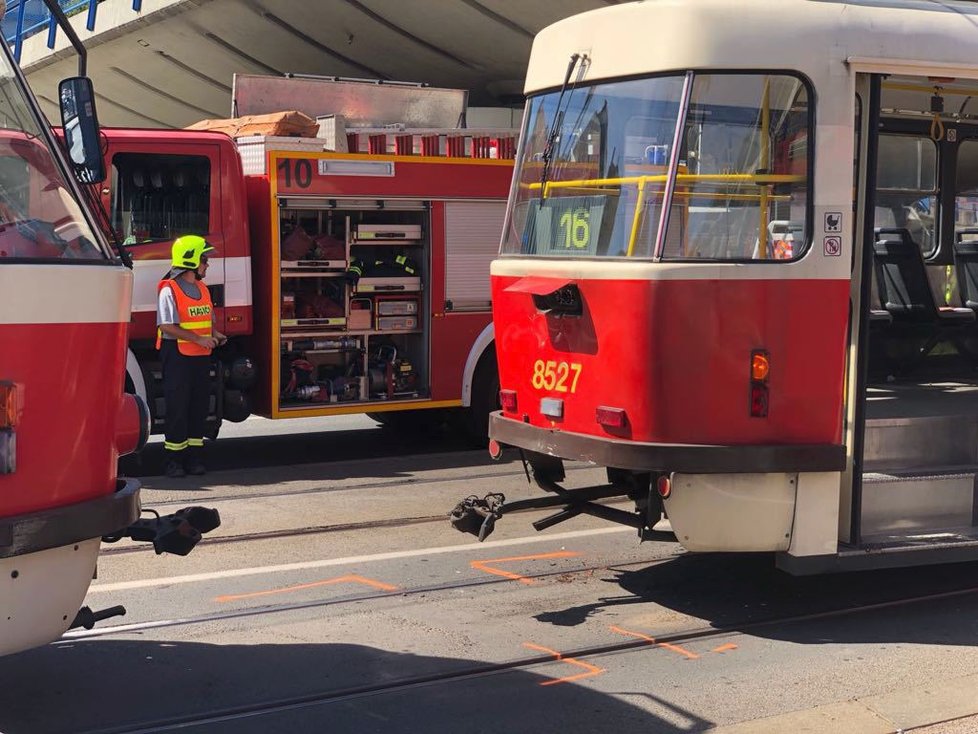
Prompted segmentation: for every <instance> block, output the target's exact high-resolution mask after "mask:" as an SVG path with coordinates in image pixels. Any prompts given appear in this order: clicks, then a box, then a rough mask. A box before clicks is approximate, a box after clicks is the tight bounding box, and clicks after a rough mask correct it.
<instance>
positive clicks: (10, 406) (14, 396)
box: [0, 382, 20, 429]
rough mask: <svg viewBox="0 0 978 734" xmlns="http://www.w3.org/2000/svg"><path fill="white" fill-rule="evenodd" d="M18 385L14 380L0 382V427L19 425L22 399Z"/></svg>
mask: <svg viewBox="0 0 978 734" xmlns="http://www.w3.org/2000/svg"><path fill="white" fill-rule="evenodd" d="M19 397H20V396H19V393H18V390H17V386H16V385H15V384H14V383H12V382H0V429H4V428H13V427H14V426H16V425H17V416H18V414H19V413H20V401H19Z"/></svg>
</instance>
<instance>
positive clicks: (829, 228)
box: [824, 212, 842, 254]
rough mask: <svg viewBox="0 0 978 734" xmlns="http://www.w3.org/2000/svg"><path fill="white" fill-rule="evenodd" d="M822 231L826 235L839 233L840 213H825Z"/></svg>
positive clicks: (840, 224)
mask: <svg viewBox="0 0 978 734" xmlns="http://www.w3.org/2000/svg"><path fill="white" fill-rule="evenodd" d="M824 230H825V233H826V234H832V233H833V232H841V231H842V212H825V227H824ZM836 254H838V253H836Z"/></svg>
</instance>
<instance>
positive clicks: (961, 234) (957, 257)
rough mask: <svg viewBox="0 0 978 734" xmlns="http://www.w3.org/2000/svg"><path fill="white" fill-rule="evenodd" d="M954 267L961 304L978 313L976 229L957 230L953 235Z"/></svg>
mask: <svg viewBox="0 0 978 734" xmlns="http://www.w3.org/2000/svg"><path fill="white" fill-rule="evenodd" d="M954 267H955V270H957V274H958V290H959V291H960V293H961V303H963V304H964V305H965V306H967V307H968V308H970V309H971V310H973V311H978V229H959V230H958V231H957V232H955V233H954Z"/></svg>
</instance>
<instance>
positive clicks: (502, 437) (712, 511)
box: [451, 412, 846, 555]
mask: <svg viewBox="0 0 978 734" xmlns="http://www.w3.org/2000/svg"><path fill="white" fill-rule="evenodd" d="M489 435H490V438H491V439H492V440H494V441H496V442H498V443H499V444H503V445H508V446H513V447H517V448H519V449H520V450H521V451H522V452H523V456H524V458H525V459H526V460H527V462H528V464H529V466H530V469H531V470H532V472H533V478H534V480H535V481H536V483H537V485H538V486H540V488H541V489H543V490H545V491H547V492H549V493H551V494H552V495H553V496H551V497H544V498H534V499H530V500H522V501H519V502H514V503H506V502H505V498H503V497H502V496H501V495H489V496H487V497H486V498H483V499H479V498H475V497H469V498H466V499H465V500H463V501H462V502H460V503H459V504H458V505H457V506H456V507H455V509H454V510H453V512H452V515H451V521H452V524H453V525H454V526H455V527H456V528H457V529H459V530H462V531H464V532H469V533H472V534H473V535H476V536H477V537H478V538H479V540H483V539H485V537H486V536H488V534H489V533H490V532H492V529H493V527H494V525H495V522H496V520H498V519H499V518H500V517H501V516H502V515H503V514H505V513H507V512H511V511H515V510H518V509H529V508H539V507H558V506H562V507H563V509H562V510H561V511H560V512H558V513H556V514H555V515H552V516H550V517H548V518H544V519H543V520H541V521H538V522H536V523H534V527H536V528H537V529H538V530H542V529H544V528H545V527H550V526H552V525H555V524H557V523H558V522H563V521H564V520H567V519H570V518H571V517H575V516H576V515H579V514H588V515H592V516H596V517H600V518H603V519H607V520H610V521H612V522H618V523H621V524H625V525H630V526H632V527H636V528H637V529H638V531H639V534H640V537H642V538H643V539H649V538H656V537H660V536H661V535H662V534H661V533H655V532H654V531H653V530H652V528H653V527H654V526H655V524H656V522H658V520H659V518H660V517H661V515H660V512H661V510H662V509H664V510H665V512H666V514H667V516H668V518H669V521H670V524H671V526H672V530H673V532H674V533H675V537H676V539H678V540H679V541H680V543H682V545H683V546H684V547H685V548H687V549H688V550H693V551H788V552H789V553H795V552H797V553H802V554H806V555H807V554H810V553H821V552H826V550H827V549H828V548H829V547H830V546H831V544H832V543H834V540H835V537H836V536H835V533H834V531H835V524H836V523H837V520H838V515H837V509H838V501H837V498H838V495H837V492H838V487H839V482H838V478H839V472H841V471H842V470H843V469H844V468H845V462H846V452H845V447H844V446H841V445H833V444H801V445H799V444H795V445H791V444H789V445H747V446H740V445H696V444H659V443H642V442H637V441H625V440H621V439H617V438H611V437H601V436H590V435H584V434H578V433H572V432H568V431H561V430H555V429H549V428H542V427H539V426H533V425H530V424H527V423H522V422H519V421H516V420H512V419H509V418H506V417H504V416H503V415H502V413H501V412H497V413H493V414H492V415H491V416H490V420H489ZM564 459H571V460H577V461H585V462H590V463H593V464H597V465H600V466H605V467H613V469H609V479H612V478H617V480H618V481H616V482H613V483H612V484H610V485H605V486H602V487H588V488H585V489H580V490H573V489H567V488H564V487H562V486H561V485H560V484H559V482H561V481H563V479H564V475H563V460H564ZM627 478H631V479H633V480H636V481H637V482H638V483H637V484H636V481H633V482H631V483H630V484H629V483H628V482H623V481H622V479H627ZM641 480H644V481H645V482H646V483H645V484H644V492H645V497H643V494H642V489H641V486H640V485H641ZM657 480H661V481H657ZM833 492H834V493H836V494H835V495H834V499H833V496H832V493H833ZM622 496H628V497H630V498H632V499H635V500H636V505H637V507H636V512H635V513H628V512H624V511H622V510H619V509H615V508H609V507H605V506H603V505H598V504H595V503H594V502H593V500H595V499H598V498H610V497H622ZM799 508H800V509H801V511H803V512H805V514H806V519H805V520H804V521H803V522H796V512H798V511H799ZM813 508H814V509H813ZM822 508H829V509H830V510H831V512H829V511H823V509H822ZM809 517H813V518H815V520H814V522H813V521H810V520H809V519H808V518H809Z"/></svg>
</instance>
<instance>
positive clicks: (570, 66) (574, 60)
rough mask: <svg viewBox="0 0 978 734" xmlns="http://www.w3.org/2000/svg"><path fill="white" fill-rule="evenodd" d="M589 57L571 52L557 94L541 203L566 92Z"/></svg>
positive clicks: (547, 147)
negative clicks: (577, 68)
mask: <svg viewBox="0 0 978 734" xmlns="http://www.w3.org/2000/svg"><path fill="white" fill-rule="evenodd" d="M586 59H587V55H586V54H585V55H583V56H582V55H581V54H571V57H570V61H569V62H568V63H567V73H566V74H565V75H564V83H563V84H562V85H561V87H560V94H559V95H558V96H557V109H556V110H555V111H554V119H553V122H552V123H551V125H550V130H549V131H548V133H547V144H546V145H545V146H544V148H543V155H542V158H543V170H542V171H541V172H540V205H541V206H542V205H543V199H544V195H545V193H546V190H547V181H549V179H550V164H551V162H552V161H553V158H554V153H555V151H554V148H555V147H556V145H557V136H558V135H559V134H560V128H561V126H562V125H563V122H564V112H565V109H566V108H564V107H563V102H564V93H565V92H566V91H567V89H568V87H569V86H570V80H571V75H572V74H573V73H574V69H575V68H576V67H577V65H578V62H580V63H581V70H582V71H583V70H584V68H585V67H584V62H585V61H586ZM575 85H576V82H575ZM570 100H571V97H570V95H569V96H568V97H567V105H568V106H569V105H570Z"/></svg>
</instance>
